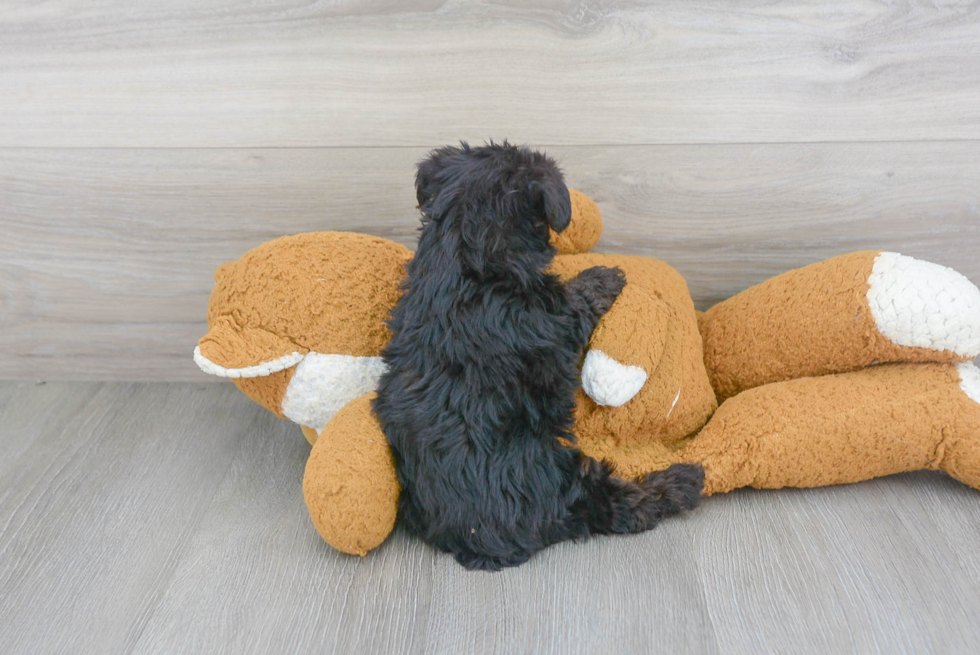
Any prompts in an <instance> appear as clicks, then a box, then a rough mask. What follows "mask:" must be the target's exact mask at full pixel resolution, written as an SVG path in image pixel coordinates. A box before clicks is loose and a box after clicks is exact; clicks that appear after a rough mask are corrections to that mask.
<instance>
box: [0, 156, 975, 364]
mask: <svg viewBox="0 0 980 655" xmlns="http://www.w3.org/2000/svg"><path fill="white" fill-rule="evenodd" d="M547 150H548V151H549V152H551V153H552V154H553V155H555V156H556V157H557V158H558V159H559V160H560V161H561V163H562V165H563V167H564V169H565V170H566V174H567V178H568V181H569V183H570V185H571V186H573V187H576V188H578V189H580V190H582V191H584V192H586V193H588V194H589V195H591V196H592V197H593V198H594V199H595V200H596V201H597V202H598V203H599V206H600V208H601V209H602V211H603V213H604V216H605V221H606V229H605V233H604V235H603V238H602V240H601V241H600V243H599V247H598V250H601V251H605V252H615V253H625V254H633V255H644V256H651V257H657V258H659V259H663V260H665V261H667V262H669V263H671V264H672V265H674V266H675V267H677V268H678V269H679V270H680V272H681V273H682V274H683V275H684V276H685V277H686V279H687V280H688V283H689V285H690V288H691V292H692V294H693V296H694V298H695V301H696V303H697V304H698V306H699V307H701V308H705V307H707V306H710V305H711V304H713V303H715V302H717V301H719V300H722V299H724V298H727V297H729V296H731V295H733V294H734V293H737V292H738V291H741V290H742V289H745V288H747V287H748V286H751V285H752V284H756V283H758V282H761V281H763V280H765V279H767V278H769V277H771V276H773V275H776V274H778V273H781V272H783V271H786V270H789V269H791V268H794V267H797V266H802V265H805V264H809V263H811V262H814V261H818V260H820V259H824V258H826V257H830V256H833V255H836V254H840V253H844V252H848V251H852V250H857V249H863V248H882V249H887V250H895V251H899V252H902V253H904V254H908V255H913V256H915V257H919V258H923V259H930V260H934V261H938V262H941V263H943V264H945V265H947V266H952V267H953V268H956V269H957V270H959V271H961V272H962V273H963V274H965V275H966V276H967V277H969V278H970V279H972V280H973V281H974V282H980V258H978V257H977V252H978V250H980V142H962V143H960V142H952V143H901V144H898V143H887V144H788V145H716V146H707V145H704V146H630V147H627V146H602V147H550V148H547ZM424 153H425V149H421V148H352V149H338V148H327V149H315V148H314V149H241V150H239V149H217V150H216V149H203V150H195V149H189V150H185V149H146V150H144V149H91V150H89V149H54V150H49V149H0V207H2V208H3V209H2V210H0V231H2V233H3V235H4V238H3V239H2V240H0V378H4V377H6V378H27V379H31V378H42V379H43V378H52V379H56V378H61V379H129V380H139V379H143V380H147V379H149V380H153V379H160V380H188V381H195V380H201V379H202V375H201V374H200V373H199V371H198V370H197V368H196V366H195V365H194V364H193V362H192V361H191V359H190V357H189V353H190V351H191V350H193V347H194V344H195V343H196V342H197V340H198V338H200V337H201V336H203V334H204V333H205V332H206V328H205V324H204V318H205V313H206V309H207V302H208V295H209V293H210V289H211V286H212V275H213V272H214V269H215V268H216V267H217V266H218V265H219V264H221V263H223V262H225V261H229V260H233V259H237V258H238V257H239V256H240V255H241V254H243V253H244V252H245V251H246V250H248V249H249V248H252V247H254V246H256V245H258V244H260V243H262V242H264V241H267V240H269V239H272V238H275V237H277V236H280V235H282V234H291V233H297V232H305V231H311V230H356V231H360V232H367V233H371V234H376V235H379V236H383V237H387V238H390V239H393V240H395V241H398V242H400V243H404V244H406V245H408V246H410V247H414V245H413V244H414V240H415V231H416V228H417V225H418V218H417V212H416V210H415V209H414V203H415V198H414V191H413V189H412V181H413V175H414V173H413V166H414V163H415V162H416V161H417V160H418V159H419V158H421V157H422V156H423V155H424Z"/></svg>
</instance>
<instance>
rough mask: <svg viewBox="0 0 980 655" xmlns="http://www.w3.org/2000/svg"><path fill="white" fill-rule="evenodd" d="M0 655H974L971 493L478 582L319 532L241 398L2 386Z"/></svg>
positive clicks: (927, 488)
mask: <svg viewBox="0 0 980 655" xmlns="http://www.w3.org/2000/svg"><path fill="white" fill-rule="evenodd" d="M0 442H2V443H3V449H4V450H3V457H2V459H0V652H2V653H11V654H13V653H100V654H103V653H104V654H112V653H178V652H186V653H223V652H227V653H236V654H238V653H273V652H276V653H299V652H317V653H359V654H371V653H383V654H388V653H506V654H512V653H542V654H550V653H554V654H556V655H557V654H562V655H565V654H569V653H596V652H607V653H722V654H724V655H737V654H740V653H747V654H752V655H757V654H758V653H789V652H793V653H804V652H806V653H809V652H813V653H851V652H855V653H872V652H876V653H889V654H891V653H942V654H950V653H964V654H965V653H976V652H977V650H976V649H977V644H978V643H980V622H978V621H977V617H978V616H980V548H978V547H977V544H978V543H980V494H978V492H976V491H975V490H972V489H969V488H967V487H965V486H963V485H961V484H959V483H956V482H955V481H953V480H951V479H950V478H947V477H945V476H943V475H941V474H932V473H918V474H911V475H903V476H897V477H891V478H886V479H882V480H876V481H872V482H868V483H863V484H857V485H851V486H842V487H834V488H828V489H816V490H802V491H801V490H782V491H755V490H744V491H739V492H736V493H732V494H729V495H725V496H720V497H715V498H710V499H708V500H707V501H706V502H705V503H704V505H703V506H702V507H701V508H700V509H698V510H697V511H696V512H694V513H693V514H691V515H689V516H687V517H685V518H682V519H677V520H671V521H668V522H666V523H664V524H663V525H661V526H660V527H659V528H657V529H656V530H654V531H653V532H650V533H647V534H644V535H638V536H633V537H608V538H596V539H593V540H591V541H588V542H585V543H578V544H562V545H559V546H556V547H554V548H551V549H549V550H547V551H544V552H543V553H541V554H539V555H538V556H536V557H535V558H533V559H532V560H531V561H530V562H529V563H527V564H526V565H524V566H523V567H520V568H518V569H512V570H509V571H505V572H503V573H496V574H491V573H469V572H466V571H464V570H463V569H462V568H460V567H459V566H458V565H457V564H456V563H455V562H454V561H452V559H451V558H449V557H448V556H445V555H441V554H436V553H435V552H433V551H432V550H430V549H429V548H428V547H426V546H424V545H422V544H420V543H419V542H418V541H416V540H415V539H412V538H409V537H407V536H405V535H403V534H396V535H395V536H394V537H393V538H391V539H390V540H389V541H388V542H387V543H385V544H384V545H383V546H382V547H381V548H380V549H379V550H377V551H376V552H374V553H372V554H370V555H369V556H368V557H366V558H364V559H359V558H356V557H351V556H347V555H341V554H339V553H337V552H336V551H334V550H332V549H331V548H330V547H329V546H327V545H326V544H325V543H324V542H322V541H321V540H320V538H319V537H318V535H317V534H316V532H315V530H314V529H313V527H312V525H311V523H310V520H309V517H308V515H307V513H306V508H305V506H304V503H303V498H302V492H301V480H302V475H303V466H304V462H305V459H306V457H307V455H308V452H309V447H308V446H307V444H306V441H305V440H304V439H303V437H302V436H301V435H300V433H299V430H298V429H297V428H296V427H295V426H294V425H292V424H289V423H286V422H284V421H280V420H278V419H275V418H273V417H272V416H271V415H270V414H269V413H268V412H266V411H265V410H262V409H261V408H259V407H258V406H257V405H255V404H254V403H252V402H250V401H248V400H247V399H246V398H245V397H244V396H243V395H242V394H241V393H239V392H238V391H237V389H235V388H234V387H233V386H232V385H230V384H224V385H209V384H200V385H194V384H184V383H144V384H133V383H88V384H86V383H48V384H35V383H29V382H19V383H3V384H0Z"/></svg>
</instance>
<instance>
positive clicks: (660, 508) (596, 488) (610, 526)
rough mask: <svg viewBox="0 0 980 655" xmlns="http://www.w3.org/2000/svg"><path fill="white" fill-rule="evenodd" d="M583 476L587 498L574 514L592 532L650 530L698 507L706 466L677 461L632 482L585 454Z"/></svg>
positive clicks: (608, 465)
mask: <svg viewBox="0 0 980 655" xmlns="http://www.w3.org/2000/svg"><path fill="white" fill-rule="evenodd" d="M581 476H582V478H581V482H582V490H583V491H584V492H585V498H583V499H582V501H580V502H579V503H576V507H573V513H578V514H579V515H578V516H577V517H575V518H576V519H578V520H582V519H584V520H585V522H586V523H587V525H588V528H589V532H591V533H593V534H613V533H628V532H643V531H644V530H649V529H651V528H653V527H654V526H656V525H657V524H658V523H660V521H661V520H662V519H664V518H666V517H668V516H671V515H672V514H678V513H680V512H683V511H685V510H690V509H694V508H695V507H697V506H698V503H699V502H700V501H701V490H702V488H704V469H703V468H701V467H700V466H698V465H697V464H674V465H673V466H671V467H670V468H668V469H666V470H664V471H657V472H655V473H650V474H649V475H647V476H646V477H644V478H643V479H642V480H639V481H637V482H630V481H628V480H623V479H622V478H617V477H615V476H614V475H613V468H612V466H611V465H610V464H608V463H607V462H600V461H597V460H594V459H592V458H590V457H585V456H584V455H583V456H582V468H581ZM575 510H578V512H575ZM573 520H574V519H573Z"/></svg>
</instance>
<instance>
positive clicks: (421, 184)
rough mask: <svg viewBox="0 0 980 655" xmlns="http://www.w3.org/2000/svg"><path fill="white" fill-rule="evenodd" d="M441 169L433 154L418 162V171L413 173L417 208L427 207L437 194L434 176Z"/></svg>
mask: <svg viewBox="0 0 980 655" xmlns="http://www.w3.org/2000/svg"><path fill="white" fill-rule="evenodd" d="M441 168H442V166H441V165H440V162H439V158H438V157H437V156H436V155H435V153H433V154H432V155H431V156H430V157H429V158H428V159H424V160H422V161H420V162H419V165H418V169H417V170H416V171H415V198H416V199H417V200H418V202H419V208H423V207H425V206H426V205H428V204H429V203H430V202H432V199H433V198H435V197H436V195H437V194H438V193H439V182H438V181H437V179H436V175H437V174H438V172H439V170H440V169H441Z"/></svg>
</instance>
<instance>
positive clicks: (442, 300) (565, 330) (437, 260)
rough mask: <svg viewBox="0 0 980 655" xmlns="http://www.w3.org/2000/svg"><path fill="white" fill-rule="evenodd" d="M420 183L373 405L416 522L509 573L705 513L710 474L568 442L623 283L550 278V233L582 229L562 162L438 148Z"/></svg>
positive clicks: (468, 556)
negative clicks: (595, 342)
mask: <svg viewBox="0 0 980 655" xmlns="http://www.w3.org/2000/svg"><path fill="white" fill-rule="evenodd" d="M416 189H417V193H418V202H419V208H420V209H421V211H422V227H421V232H420V236H419V243H418V250H417V251H416V254H415V258H414V259H413V260H412V261H411V263H410V264H409V265H408V279H407V281H406V282H405V285H404V292H405V293H404V295H403V296H402V298H401V300H400V301H399V302H398V304H397V305H396V306H395V308H394V309H393V310H392V314H391V319H390V320H389V325H390V327H391V330H392V332H393V335H394V336H393V337H392V340H391V343H390V344H389V345H388V347H387V348H386V349H385V350H384V352H383V357H384V361H385V363H386V364H387V366H388V370H387V373H385V375H384V376H383V377H382V378H381V382H380V385H379V388H378V396H377V399H376V400H375V402H374V409H375V412H376V413H377V415H378V417H379V418H380V420H381V424H382V425H383V427H384V431H385V434H386V435H387V437H388V441H389V442H390V444H391V448H392V451H393V452H394V455H395V464H396V468H397V471H398V479H399V481H400V482H401V485H402V494H401V501H400V506H399V514H400V518H401V521H402V522H403V523H404V525H406V526H407V527H408V528H409V530H411V531H412V532H414V533H417V534H418V535H420V536H421V537H422V538H423V539H424V540H425V541H427V542H428V543H430V544H432V545H433V546H435V547H436V548H439V549H441V550H444V551H447V552H450V553H452V554H453V555H455V556H456V559H457V561H459V563H461V564H462V565H463V566H466V567H467V568H470V569H491V570H497V569H500V568H501V567H505V566H516V565H518V564H521V563H523V562H525V561H526V560H527V559H528V558H529V557H530V556H531V555H533V554H534V553H535V552H537V551H538V550H541V549H542V548H544V547H546V546H548V545H550V544H554V543H557V542H559V541H563V540H565V539H576V538H580V537H585V536H586V535H588V534H590V533H614V532H618V533H622V532H641V531H643V530H649V529H650V528H652V527H653V526H655V525H656V524H657V523H658V522H659V521H660V520H661V519H662V518H663V517H665V516H668V515H670V514H675V513H677V512H680V511H682V510H685V509H691V508H693V507H695V506H696V505H697V504H698V500H699V498H700V492H701V488H702V485H703V480H704V472H703V470H702V469H701V467H699V466H693V465H680V464H678V465H674V466H672V467H670V468H669V469H667V470H666V471H662V472H659V473H653V474H650V475H648V476H647V477H646V478H644V479H643V480H641V481H639V482H636V483H634V482H628V481H625V480H622V479H619V478H616V477H613V472H612V470H611V467H610V466H609V465H608V464H606V463H605V462H598V461H596V460H593V459H590V458H588V457H586V456H585V455H583V454H581V453H580V452H579V451H578V450H577V449H575V448H574V447H569V446H568V444H569V443H573V442H574V439H575V438H574V436H573V435H572V433H571V432H570V429H571V427H572V414H573V409H574V406H575V401H574V395H575V392H576V389H577V388H578V386H579V384H580V382H579V370H578V365H579V363H580V361H581V356H582V350H583V348H584V347H585V346H586V344H587V343H588V340H589V337H590V335H591V333H592V330H593V328H594V327H595V325H596V323H597V321H598V320H599V318H600V317H601V316H602V315H603V314H604V313H605V312H606V311H607V310H608V309H609V307H610V306H611V305H612V303H613V301H614V300H615V299H616V297H617V296H618V295H619V292H620V291H621V290H622V288H623V285H624V284H625V277H624V275H623V272H622V271H621V270H619V269H615V268H605V267H595V268H590V269H588V270H586V271H583V272H582V273H580V274H579V275H578V276H577V277H576V278H574V279H573V280H571V281H570V282H568V283H567V284H564V285H563V284H562V283H561V282H560V281H559V280H558V278H557V277H555V276H554V275H550V274H548V273H545V269H546V268H547V267H548V265H549V264H550V263H551V260H552V258H553V257H554V253H555V251H554V249H553V248H552V247H551V245H550V244H549V241H548V234H549V232H548V228H549V227H551V228H553V229H554V230H556V231H561V230H563V229H564V228H565V227H567V226H568V223H569V221H570V219H571V204H570V199H569V195H568V189H567V188H566V186H565V183H564V181H563V179H562V175H561V171H560V170H559V169H558V167H557V165H556V164H555V162H554V161H552V160H551V159H549V158H548V157H546V156H545V155H543V154H541V153H538V152H533V151H530V150H528V149H526V148H517V147H514V146H511V145H509V144H507V143H506V142H504V143H503V144H497V145H495V144H493V143H491V144H490V145H488V146H484V147H479V148H470V147H469V146H468V145H467V144H466V143H463V144H462V146H461V147H459V148H453V147H447V148H441V149H438V150H434V151H433V152H432V153H430V156H429V158H428V159H426V160H424V161H423V162H421V163H420V164H419V167H418V173H417V176H416ZM563 441H564V442H565V443H564V444H563Z"/></svg>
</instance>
